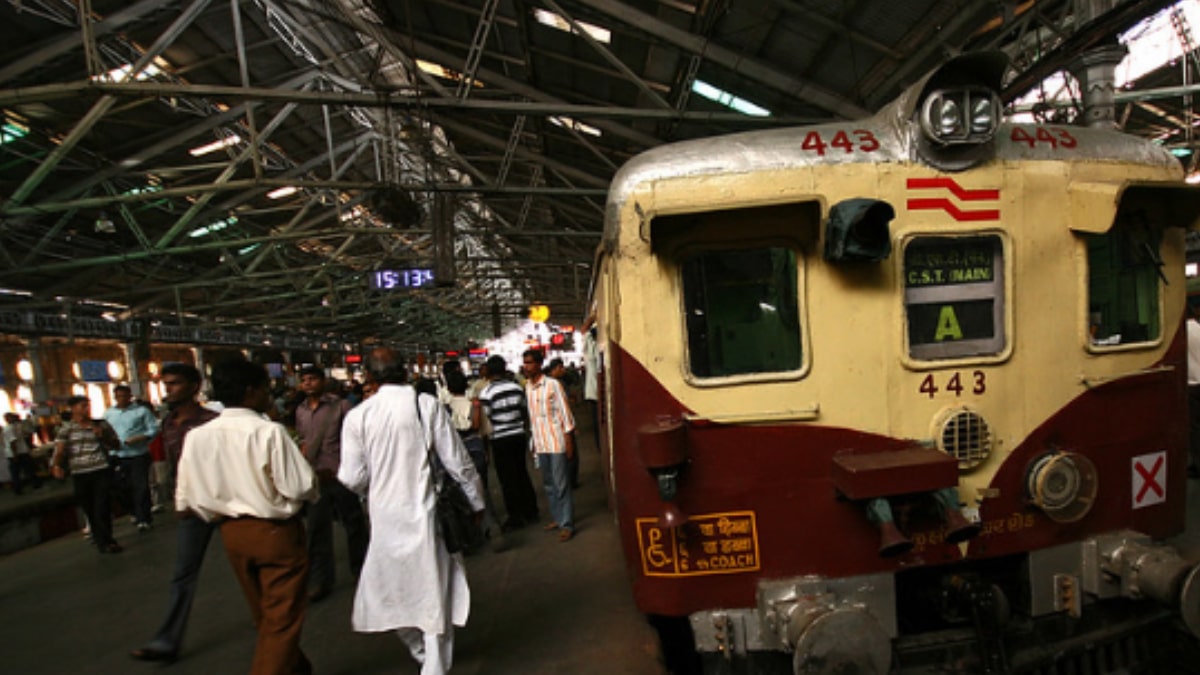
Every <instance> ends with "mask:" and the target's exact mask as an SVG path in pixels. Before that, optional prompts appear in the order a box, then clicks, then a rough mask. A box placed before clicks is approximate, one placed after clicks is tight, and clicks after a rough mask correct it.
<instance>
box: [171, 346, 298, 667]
mask: <svg viewBox="0 0 1200 675" xmlns="http://www.w3.org/2000/svg"><path fill="white" fill-rule="evenodd" d="M212 383H213V394H214V397H215V398H216V399H217V400H218V401H220V402H221V403H222V405H224V406H225V409H224V410H223V411H222V412H221V414H220V415H219V416H218V417H217V418H216V419H214V420H212V421H211V422H208V423H207V424H204V425H203V426H200V427H197V428H195V429H192V430H191V431H190V432H188V434H187V437H186V438H184V441H183V456H182V457H181V458H180V460H179V478H178V487H177V488H176V492H175V508H176V509H177V510H179V511H192V512H194V513H195V514H196V515H197V516H199V517H200V518H203V519H204V520H205V521H207V522H210V523H211V522H220V527H221V539H222V540H223V541H224V542H225V553H226V554H227V555H228V557H229V563H230V565H231V566H232V567H233V573H234V575H235V576H237V578H238V582H239V583H240V584H241V586H242V592H243V594H245V596H246V602H247V604H248V605H249V606H250V614H251V616H252V617H253V619H254V625H255V626H256V627H257V629H258V640H257V642H256V643H255V646H254V660H253V662H252V664H251V668H250V672H251V674H252V675H265V674H267V673H271V674H289V675H305V674H307V673H311V672H312V664H311V663H310V662H309V660H308V657H306V656H305V655H304V652H303V651H301V649H300V631H301V630H302V628H303V627H304V612H305V605H306V603H307V597H306V596H305V590H306V587H307V584H308V550H307V547H306V545H305V541H304V539H305V538H304V523H303V522H302V521H301V519H300V515H299V514H300V510H301V509H302V508H303V506H304V503H305V502H315V501H316V500H317V498H318V496H320V489H319V487H318V485H317V475H316V473H314V472H313V470H312V467H311V466H309V464H308V462H307V461H306V460H305V458H304V455H303V454H301V453H300V448H298V447H296V444H295V443H293V442H292V439H291V438H290V437H289V436H288V432H287V430H286V429H284V427H283V426H282V425H280V424H277V423H275V422H270V421H268V420H266V419H265V418H264V417H263V414H264V413H266V412H267V410H269V409H270V407H271V391H270V383H271V380H270V377H269V376H268V375H267V369H266V368H264V367H262V366H260V365H257V364H252V363H249V362H246V361H227V362H224V363H218V364H217V365H215V366H214V367H213V373H212Z"/></svg>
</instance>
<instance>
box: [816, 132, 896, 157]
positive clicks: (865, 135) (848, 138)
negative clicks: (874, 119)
mask: <svg viewBox="0 0 1200 675" xmlns="http://www.w3.org/2000/svg"><path fill="white" fill-rule="evenodd" d="M826 139H828V140H826ZM800 149H802V150H808V151H809V152H815V153H817V155H818V156H820V157H824V156H825V153H826V152H827V151H828V152H831V153H832V152H837V151H838V150H841V151H842V152H844V153H846V154H849V153H851V152H854V151H855V150H857V151H859V152H875V151H876V150H878V149H879V140H878V139H876V138H875V134H873V133H871V132H870V131H867V130H866V129H854V130H852V131H849V132H846V131H839V132H837V133H835V134H833V136H832V137H831V136H829V132H825V135H824V136H822V135H821V132H819V131H810V132H808V133H807V134H805V136H804V142H803V143H801V144H800Z"/></svg>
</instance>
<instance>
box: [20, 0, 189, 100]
mask: <svg viewBox="0 0 1200 675" xmlns="http://www.w3.org/2000/svg"><path fill="white" fill-rule="evenodd" d="M173 4H176V2H175V0H140V2H135V3H133V4H132V5H130V6H128V7H125V8H124V9H119V10H117V11H115V12H113V13H112V14H110V15H109V16H107V17H105V18H104V19H101V20H100V21H97V22H96V23H94V24H92V27H91V31H92V37H93V39H95V38H100V37H103V36H105V35H108V34H109V33H112V32H114V31H117V30H120V29H121V28H123V27H124V26H125V25H127V24H130V23H132V22H134V21H137V20H138V19H141V18H142V17H143V16H145V15H147V14H149V13H151V12H153V11H154V10H156V9H166V8H168V7H170V6H171V5H173ZM82 46H83V41H82V39H81V36H80V34H79V33H77V32H75V31H71V32H69V33H66V34H64V35H61V36H59V37H56V38H51V39H50V41H49V42H47V43H45V44H43V45H42V46H41V47H37V48H35V49H34V50H33V51H30V52H28V53H27V54H25V56H22V57H21V58H19V59H17V60H15V61H12V62H10V63H9V64H8V65H6V66H4V67H3V68H0V82H7V81H9V80H14V79H16V78H18V77H20V76H22V75H24V74H25V73H27V72H29V71H31V70H33V69H34V68H38V67H40V66H44V65H45V64H46V63H47V62H48V61H51V60H53V59H55V58H58V57H59V56H62V55H63V54H66V53H67V52H69V51H71V50H73V49H78V48H80V47H82Z"/></svg>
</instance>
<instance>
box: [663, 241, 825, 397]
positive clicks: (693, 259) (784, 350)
mask: <svg viewBox="0 0 1200 675" xmlns="http://www.w3.org/2000/svg"><path fill="white" fill-rule="evenodd" d="M682 268H683V294H684V305H685V311H686V312H687V338H688V354H689V365H690V367H691V372H692V374H694V375H696V376H697V377H725V376H730V375H748V374H754V373H771V372H784V371H794V370H798V369H799V368H800V363H801V346H800V318H799V302H798V296H797V292H796V280H797V274H796V254H795V252H794V251H792V250H791V249H788V248H782V247H770V248H749V249H738V250H718V251H713V250H707V251H702V252H698V253H695V254H692V255H690V256H688V257H686V258H685V259H684V261H683V266H682Z"/></svg>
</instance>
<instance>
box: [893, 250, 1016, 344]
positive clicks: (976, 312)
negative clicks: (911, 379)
mask: <svg viewBox="0 0 1200 675" xmlns="http://www.w3.org/2000/svg"><path fill="white" fill-rule="evenodd" d="M1003 276H1004V247H1003V246H1002V245H1001V241H1000V237H999V236H997V235H984V236H966V237H949V236H921V237H916V238H914V239H911V240H910V241H909V242H908V244H907V245H906V246H905V248H904V304H905V310H906V311H905V315H906V318H907V322H908V350H909V355H910V356H912V357H913V358H916V359H925V360H936V359H952V358H963V357H970V356H988V355H995V354H999V353H1000V352H1001V351H1003V350H1004V346H1005V343H1006V340H1005V335H1004V279H1003Z"/></svg>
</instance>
